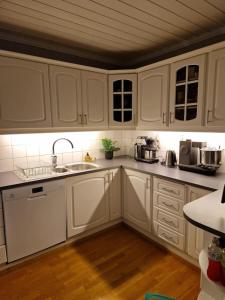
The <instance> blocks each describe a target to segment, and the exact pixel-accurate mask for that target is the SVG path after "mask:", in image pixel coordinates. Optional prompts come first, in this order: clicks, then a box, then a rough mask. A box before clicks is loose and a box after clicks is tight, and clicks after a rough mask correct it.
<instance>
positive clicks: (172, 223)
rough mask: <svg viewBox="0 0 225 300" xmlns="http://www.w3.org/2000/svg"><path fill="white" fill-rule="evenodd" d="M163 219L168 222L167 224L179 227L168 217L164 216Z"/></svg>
mask: <svg viewBox="0 0 225 300" xmlns="http://www.w3.org/2000/svg"><path fill="white" fill-rule="evenodd" d="M162 220H163V221H164V222H165V223H167V224H169V225H171V226H173V227H175V228H177V225H176V224H175V223H174V222H173V221H171V220H167V219H166V218H162Z"/></svg>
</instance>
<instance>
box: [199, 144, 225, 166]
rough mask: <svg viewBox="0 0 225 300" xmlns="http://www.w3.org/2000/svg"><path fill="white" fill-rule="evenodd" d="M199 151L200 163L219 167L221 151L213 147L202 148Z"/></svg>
mask: <svg viewBox="0 0 225 300" xmlns="http://www.w3.org/2000/svg"><path fill="white" fill-rule="evenodd" d="M200 151H201V164H202V165H203V166H211V167H217V168H219V167H220V166H221V164H222V151H223V150H221V149H215V148H208V147H205V148H202V149H200Z"/></svg>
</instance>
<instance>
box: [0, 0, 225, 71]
mask: <svg viewBox="0 0 225 300" xmlns="http://www.w3.org/2000/svg"><path fill="white" fill-rule="evenodd" d="M0 22H1V28H2V30H5V31H4V33H5V35H4V36H2V35H1V36H0V38H2V39H7V38H6V31H7V32H8V33H9V32H10V33H11V37H12V32H14V33H17V34H15V35H14V39H15V41H17V42H21V39H22V36H23V43H25V38H24V37H27V41H29V40H30V42H31V44H32V40H33V43H34V38H35V39H36V43H37V39H38V38H39V41H41V40H42V42H43V40H44V41H45V46H46V44H47V42H48V43H49V44H51V43H53V44H52V45H56V44H58V45H61V47H62V48H63V47H67V49H70V51H71V52H73V53H74V55H77V53H78V52H79V54H78V56H80V55H81V56H82V51H83V54H84V56H86V57H88V56H89V57H91V58H93V59H96V60H99V61H101V62H105V64H111V65H113V64H114V65H115V66H116V65H118V66H128V65H129V64H130V65H135V64H141V62H144V58H145V59H147V58H148V59H149V60H151V58H152V59H153V58H154V59H156V57H160V55H165V54H166V53H170V52H171V53H172V52H173V51H176V49H179V48H185V47H187V46H190V45H192V44H194V43H199V42H203V44H204V41H206V40H209V39H210V40H211V39H213V38H215V36H217V35H219V36H220V39H221V36H224V33H225V31H224V28H225V27H224V26H225V1H224V0H0ZM2 32H3V31H2ZM19 37H20V40H19ZM9 39H10V38H9V34H8V40H9ZM16 39H17V40H16ZM27 44H29V42H27ZM36 46H37V44H36ZM40 46H41V47H43V44H42V43H41V42H40ZM49 47H50V46H49ZM54 47H57V46H54ZM50 48H51V47H50ZM70 54H71V53H70Z"/></svg>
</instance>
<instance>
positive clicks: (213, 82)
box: [206, 48, 225, 127]
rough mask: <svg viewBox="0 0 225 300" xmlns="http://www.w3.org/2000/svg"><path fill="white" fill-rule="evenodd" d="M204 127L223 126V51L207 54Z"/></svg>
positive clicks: (224, 69) (224, 98)
mask: <svg viewBox="0 0 225 300" xmlns="http://www.w3.org/2000/svg"><path fill="white" fill-rule="evenodd" d="M208 70H209V71H208V78H207V93H206V95H207V107H206V125H207V126H208V127H211V126H220V127H221V126H222V127H224V126H225V84H224V83H225V49H224V48H223V49H220V50H217V51H213V52H211V53H210V54H209V65H208Z"/></svg>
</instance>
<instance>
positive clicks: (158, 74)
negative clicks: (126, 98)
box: [138, 66, 169, 127]
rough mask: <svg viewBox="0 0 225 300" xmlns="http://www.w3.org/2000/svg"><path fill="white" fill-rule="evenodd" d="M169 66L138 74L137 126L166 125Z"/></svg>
mask: <svg viewBox="0 0 225 300" xmlns="http://www.w3.org/2000/svg"><path fill="white" fill-rule="evenodd" d="M168 78H169V66H163V67H160V68H156V69H152V70H148V71H145V72H142V73H140V74H139V75H138V126H155V127H158V126H159V127H165V126H166V125H167V120H168V115H167V103H168V93H169V86H168Z"/></svg>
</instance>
